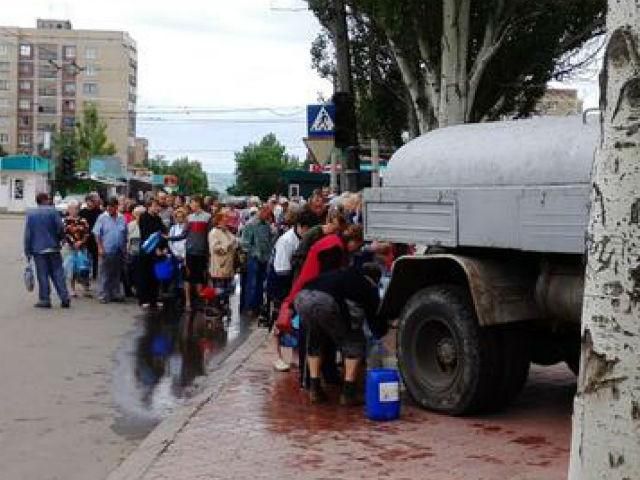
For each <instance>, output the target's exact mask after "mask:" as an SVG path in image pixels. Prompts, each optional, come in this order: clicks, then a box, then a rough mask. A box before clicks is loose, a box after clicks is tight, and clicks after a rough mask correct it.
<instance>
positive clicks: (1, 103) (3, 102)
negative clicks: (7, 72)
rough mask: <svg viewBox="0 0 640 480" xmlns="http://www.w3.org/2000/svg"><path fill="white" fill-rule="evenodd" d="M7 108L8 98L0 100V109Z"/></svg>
mask: <svg viewBox="0 0 640 480" xmlns="http://www.w3.org/2000/svg"><path fill="white" fill-rule="evenodd" d="M6 108H9V99H8V98H0V109H3V110H4V109H6Z"/></svg>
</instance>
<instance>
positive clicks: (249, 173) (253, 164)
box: [228, 133, 300, 198]
mask: <svg viewBox="0 0 640 480" xmlns="http://www.w3.org/2000/svg"><path fill="white" fill-rule="evenodd" d="M235 161H236V184H235V186H233V187H231V188H229V189H228V192H229V193H230V194H232V195H257V196H259V197H261V198H267V197H269V196H270V195H272V194H274V193H276V192H278V190H279V187H280V174H281V173H282V172H283V171H284V170H287V169H298V168H300V162H299V161H298V158H297V157H295V156H291V155H289V154H287V153H286V148H285V147H284V145H282V144H281V143H280V142H279V141H278V139H277V138H276V136H275V135H274V134H273V133H270V134H268V135H266V136H265V137H264V138H263V139H262V140H261V141H260V143H251V144H249V145H247V146H246V147H244V148H243V149H242V151H241V152H236V154H235Z"/></svg>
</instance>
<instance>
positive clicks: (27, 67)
mask: <svg viewBox="0 0 640 480" xmlns="http://www.w3.org/2000/svg"><path fill="white" fill-rule="evenodd" d="M18 73H19V74H20V75H25V76H31V75H33V64H32V63H27V62H20V63H19V64H18Z"/></svg>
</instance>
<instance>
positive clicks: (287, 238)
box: [267, 209, 318, 372]
mask: <svg viewBox="0 0 640 480" xmlns="http://www.w3.org/2000/svg"><path fill="white" fill-rule="evenodd" d="M317 221H318V220H317V218H316V216H315V215H314V214H313V213H312V212H311V211H309V210H306V209H305V210H302V211H300V213H298V215H297V217H296V220H295V225H294V226H293V228H290V229H289V230H287V232H286V233H284V234H283V235H282V236H281V237H280V238H279V239H278V241H277V242H276V245H275V253H274V255H273V260H272V262H273V263H272V265H271V268H270V269H269V273H268V276H267V292H268V297H269V300H270V301H272V302H273V304H274V307H275V309H276V310H277V308H279V307H280V304H281V303H282V300H283V299H284V298H285V297H286V296H287V295H288V294H289V290H291V285H292V283H293V269H292V267H291V258H292V257H293V253H294V252H295V251H296V249H297V248H298V245H299V244H300V239H301V238H302V236H303V235H304V234H305V233H307V232H308V231H309V229H310V228H311V227H313V226H314V225H315V224H316V223H317ZM275 342H276V343H275V346H276V351H277V353H278V359H277V360H276V362H275V363H274V368H275V369H276V370H278V371H281V372H286V371H287V370H289V363H288V362H285V361H284V359H283V358H282V357H283V354H282V350H281V348H280V347H281V345H280V339H279V336H276V340H275Z"/></svg>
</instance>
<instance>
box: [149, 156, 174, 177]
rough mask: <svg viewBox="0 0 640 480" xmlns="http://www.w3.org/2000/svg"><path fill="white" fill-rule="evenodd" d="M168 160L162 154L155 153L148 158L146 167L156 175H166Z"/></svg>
mask: <svg viewBox="0 0 640 480" xmlns="http://www.w3.org/2000/svg"><path fill="white" fill-rule="evenodd" d="M169 165H170V164H169V161H168V160H167V159H166V157H165V156H164V155H156V156H155V157H153V158H152V159H150V160H148V164H147V167H148V168H149V170H151V171H152V172H153V173H155V174H156V175H167V174H168V170H169Z"/></svg>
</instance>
